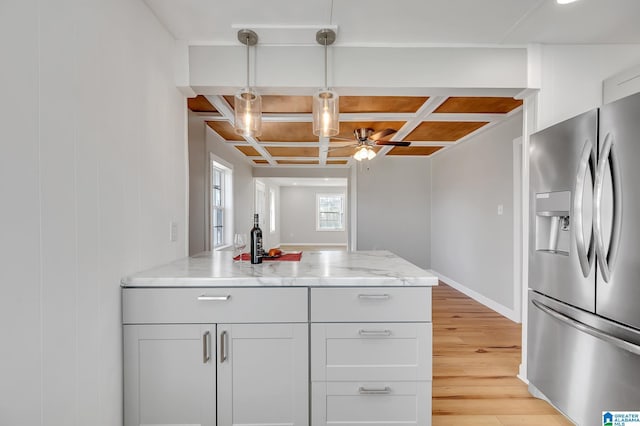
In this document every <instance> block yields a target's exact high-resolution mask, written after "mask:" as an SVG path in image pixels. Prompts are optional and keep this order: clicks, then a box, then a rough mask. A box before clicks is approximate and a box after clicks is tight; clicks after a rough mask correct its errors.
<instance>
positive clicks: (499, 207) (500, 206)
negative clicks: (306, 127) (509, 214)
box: [498, 204, 504, 216]
mask: <svg viewBox="0 0 640 426" xmlns="http://www.w3.org/2000/svg"><path fill="white" fill-rule="evenodd" d="M502 213H504V206H503V205H502V204H498V216H502Z"/></svg>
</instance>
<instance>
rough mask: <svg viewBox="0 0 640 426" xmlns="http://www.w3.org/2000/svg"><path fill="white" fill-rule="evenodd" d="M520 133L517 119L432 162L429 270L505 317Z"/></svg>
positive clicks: (509, 306) (510, 305)
mask: <svg viewBox="0 0 640 426" xmlns="http://www.w3.org/2000/svg"><path fill="white" fill-rule="evenodd" d="M521 134H522V114H516V115H514V116H513V117H512V118H510V119H508V120H507V121H505V122H504V123H502V124H499V125H497V126H495V127H493V128H490V129H488V130H486V131H485V132H483V133H481V134H479V135H478V136H477V137H475V138H473V139H470V140H469V141H468V142H465V143H463V144H460V145H458V146H455V147H452V148H451V149H449V150H447V151H445V152H442V153H441V154H438V155H436V156H434V158H433V160H432V175H431V176H432V198H431V203H432V217H431V229H432V231H431V253H432V254H431V268H432V269H433V270H434V271H435V272H436V273H438V274H441V275H444V276H446V277H447V278H449V279H452V280H453V281H454V282H455V283H457V284H460V285H461V286H464V287H466V289H469V290H471V291H472V292H475V293H477V294H479V295H480V296H482V297H484V298H486V299H489V301H492V302H495V304H497V305H495V304H493V305H492V307H494V308H498V309H500V307H504V308H505V309H502V312H503V313H509V311H513V310H514V308H515V306H514V305H515V304H514V283H513V263H514V254H513V139H515V138H517V137H518V136H520V135H521ZM498 205H502V206H503V214H502V215H498V213H497V209H498ZM443 281H445V282H447V279H443Z"/></svg>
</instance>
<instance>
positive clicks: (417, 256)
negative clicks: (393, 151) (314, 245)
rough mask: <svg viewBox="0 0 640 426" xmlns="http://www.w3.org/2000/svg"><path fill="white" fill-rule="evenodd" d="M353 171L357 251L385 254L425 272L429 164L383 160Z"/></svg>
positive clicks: (428, 254)
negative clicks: (394, 255)
mask: <svg viewBox="0 0 640 426" xmlns="http://www.w3.org/2000/svg"><path fill="white" fill-rule="evenodd" d="M357 168H358V175H357V178H356V194H357V195H356V196H357V200H356V203H357V209H358V211H357V231H356V232H357V250H390V251H392V252H393V253H395V254H397V255H398V256H401V257H404V258H405V259H407V260H409V261H411V262H413V263H414V264H416V265H418V266H420V267H421V268H428V267H429V265H430V264H431V249H430V245H429V241H430V239H431V229H430V228H431V226H430V218H431V160H430V159H429V158H422V157H407V158H396V157H392V156H388V157H384V158H376V159H374V160H373V161H370V162H366V163H363V164H362V165H358V166H357Z"/></svg>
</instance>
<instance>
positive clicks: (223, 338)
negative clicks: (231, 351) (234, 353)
mask: <svg viewBox="0 0 640 426" xmlns="http://www.w3.org/2000/svg"><path fill="white" fill-rule="evenodd" d="M227 336H228V334H227V332H226V331H223V332H222V333H220V364H222V363H223V362H225V361H226V360H227Z"/></svg>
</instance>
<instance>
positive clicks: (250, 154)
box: [236, 145, 261, 157]
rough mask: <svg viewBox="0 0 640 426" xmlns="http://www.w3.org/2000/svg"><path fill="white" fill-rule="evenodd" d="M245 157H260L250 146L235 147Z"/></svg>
mask: <svg viewBox="0 0 640 426" xmlns="http://www.w3.org/2000/svg"><path fill="white" fill-rule="evenodd" d="M236 148H238V150H239V151H240V152H242V153H243V154H244V155H246V156H247V157H260V156H261V155H260V153H259V152H258V151H257V150H256V149H255V148H254V147H252V146H244V145H243V146H236Z"/></svg>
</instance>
